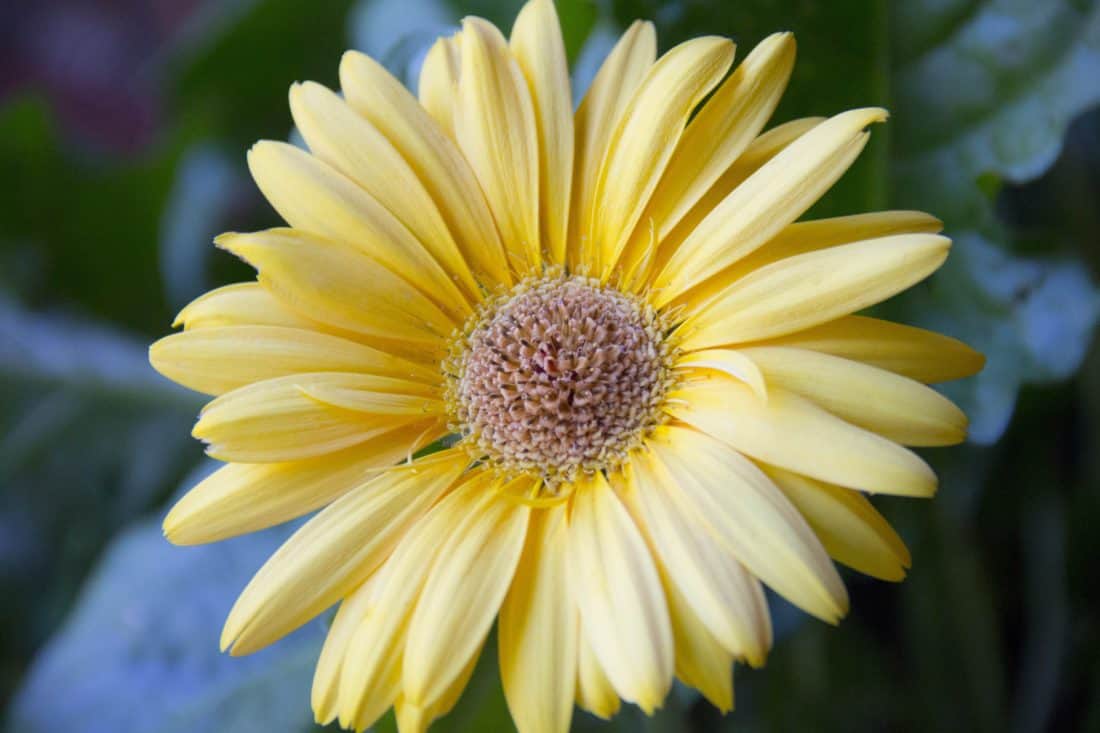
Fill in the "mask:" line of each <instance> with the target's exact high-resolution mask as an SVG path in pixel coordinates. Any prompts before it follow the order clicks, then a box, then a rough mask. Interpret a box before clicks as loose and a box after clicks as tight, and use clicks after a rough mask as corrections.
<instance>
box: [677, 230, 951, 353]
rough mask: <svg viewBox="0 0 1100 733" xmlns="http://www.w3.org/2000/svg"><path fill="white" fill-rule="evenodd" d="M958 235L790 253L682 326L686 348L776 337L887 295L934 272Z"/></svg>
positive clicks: (885, 240)
mask: <svg viewBox="0 0 1100 733" xmlns="http://www.w3.org/2000/svg"><path fill="white" fill-rule="evenodd" d="M950 246H951V240H949V239H947V238H946V237H941V236H938V235H935V234H899V235H896V236H893V237H883V238H881V239H868V240H865V241H862V242H855V243H853V244H845V245H841V246H839V247H830V248H829V249H825V250H821V251H820V252H808V253H806V254H802V255H796V256H794V257H789V258H787V259H785V260H780V261H779V262H776V263H774V264H771V265H768V266H767V267H764V268H763V269H760V270H757V271H756V272H753V273H752V274H750V275H747V276H746V277H744V278H742V279H740V280H738V281H737V282H735V283H733V284H732V285H730V286H729V287H728V288H726V289H725V290H723V291H722V292H721V293H719V294H718V296H716V297H715V298H714V300H712V301H711V302H710V303H709V304H707V305H706V306H705V307H703V308H702V309H701V310H699V311H697V312H696V313H694V314H692V315H691V316H690V317H689V318H688V320H687V321H686V322H685V323H684V325H683V326H681V328H680V329H679V330H678V334H679V335H680V337H681V339H682V340H681V343H680V345H681V347H682V348H683V349H684V350H686V351H692V350H695V349H706V348H711V347H714V346H722V345H725V344H732V343H739V342H745V341H754V340H758V339H765V338H773V337H775V336H782V335H784V334H788V333H794V332H795V331H799V330H801V329H804V328H810V327H812V326H816V325H818V324H820V323H825V322H826V321H831V320H833V319H834V318H839V317H840V316H846V315H848V314H849V313H853V312H855V311H858V310H860V309H861V308H866V307H868V306H871V305H874V304H875V303H879V302H881V301H883V300H886V299H887V298H889V297H890V296H892V295H894V294H896V293H899V292H901V291H902V290H905V289H906V288H908V287H909V286H911V285H913V284H914V283H917V282H920V281H921V280H923V279H924V278H926V277H928V276H929V275H931V274H932V273H933V272H935V271H936V269H937V268H939V266H940V265H941V264H943V261H944V260H945V259H946V258H947V250H948V249H949V248H950Z"/></svg>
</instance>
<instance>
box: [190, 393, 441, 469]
mask: <svg viewBox="0 0 1100 733" xmlns="http://www.w3.org/2000/svg"><path fill="white" fill-rule="evenodd" d="M326 386H329V387H344V388H346V389H356V390H362V391H363V392H364V393H366V394H368V395H370V394H377V395H378V397H377V405H376V406H374V407H373V409H363V410H357V411H352V410H348V409H341V408H340V407H336V406H333V405H331V403H325V402H323V401H319V400H317V399H314V398H311V397H310V396H309V390H310V389H320V390H323V389H324V388H325V387H326ZM426 391H427V392H428V393H426ZM397 395H403V396H404V399H403V400H401V401H400V404H397V405H394V404H391V403H392V402H393V399H392V398H394V397H396V396H397ZM442 414H443V404H442V402H441V401H440V400H438V399H434V398H433V397H432V396H431V394H430V391H428V388H425V386H424V385H420V384H417V383H415V382H406V381H404V380H398V379H392V378H389V377H369V376H366V375H362V374H341V373H339V372H321V373H309V374H292V375H290V376H287V377H278V378H276V379H269V380H267V381H265V382H256V383H255V384H250V385H248V386H246V387H241V388H240V389H235V390H233V391H232V392H227V393H226V394H224V395H222V396H221V397H218V398H217V399H215V400H214V401H212V402H211V403H210V404H208V405H207V406H206V407H205V408H204V409H203V411H202V414H201V416H200V417H199V421H198V422H197V423H196V424H195V428H194V430H193V431H192V435H194V436H195V437H196V438H199V439H201V440H204V441H206V442H207V443H209V447H208V449H207V453H209V454H210V455H211V456H213V457H215V458H218V459H220V460H223V461H239V462H243V463H272V462H283V461H294V460H300V459H303V458H312V457H314V456H320V455H324V454H326V453H333V452H335V451H338V450H340V449H342V448H347V447H350V446H352V445H356V444H359V443H363V442H365V441H367V440H369V439H370V438H373V437H375V436H377V435H380V434H382V433H384V432H386V431H388V430H392V429H393V428H397V427H401V426H402V425H407V424H409V423H412V422H423V421H424V420H425V419H426V418H431V417H433V416H441V415H442Z"/></svg>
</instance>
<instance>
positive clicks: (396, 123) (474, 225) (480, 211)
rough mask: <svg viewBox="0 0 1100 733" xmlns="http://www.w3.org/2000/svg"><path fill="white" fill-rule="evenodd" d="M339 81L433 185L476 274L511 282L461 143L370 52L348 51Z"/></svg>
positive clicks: (427, 183)
mask: <svg viewBox="0 0 1100 733" xmlns="http://www.w3.org/2000/svg"><path fill="white" fill-rule="evenodd" d="M340 84H341V86H342V88H343V92H344V97H345V99H347V101H348V104H350V105H351V107H352V109H354V110H355V111H356V112H358V113H359V114H361V115H363V117H365V118H366V119H367V120H369V121H370V123H371V124H372V125H374V126H375V127H376V128H377V129H378V130H379V131H380V132H381V133H382V134H383V135H385V136H386V138H387V139H388V140H389V141H390V143H392V144H393V146H394V147H395V148H397V150H398V152H400V153H401V155H402V157H404V158H405V160H406V161H407V162H408V164H409V166H411V167H412V169H413V171H415V172H416V175H417V177H418V178H419V179H420V183H421V184H422V185H423V186H424V188H426V189H428V193H430V194H431V196H432V199H434V200H435V204H436V206H437V207H439V212H440V214H442V215H443V219H444V220H445V221H446V222H447V226H448V228H450V230H451V234H452V235H454V238H455V240H456V241H457V242H458V245H459V247H460V248H461V249H462V252H463V254H464V255H465V258H466V261H467V262H469V263H470V266H471V267H472V268H473V270H474V275H475V276H476V277H477V279H478V280H479V281H481V282H483V283H486V284H494V283H499V284H501V285H510V284H511V283H512V278H511V275H510V274H509V271H508V262H507V260H506V259H505V256H504V247H503V245H502V244H501V241H500V235H499V234H498V233H497V228H496V224H495V223H494V222H493V216H492V213H491V212H490V211H489V206H488V204H487V203H486V201H485V196H484V194H482V192H481V187H480V186H478V183H477V178H476V177H475V176H474V172H473V170H472V169H471V168H470V165H469V164H468V163H467V162H466V160H465V159H464V158H463V157H462V153H461V152H459V150H458V147H457V145H456V144H455V143H454V142H453V141H452V140H450V139H449V138H448V137H447V136H446V134H445V133H444V132H443V130H441V129H440V127H439V125H437V124H436V123H435V122H434V121H433V120H432V118H431V117H429V116H428V113H427V112H426V111H425V110H424V108H423V107H421V106H420V103H419V102H417V101H416V98H415V97H413V96H412V95H411V94H409V92H408V90H407V89H405V87H404V86H403V85H402V84H401V82H399V81H398V80H397V79H395V78H393V76H392V75H391V74H390V73H389V72H388V71H386V70H385V68H383V67H382V66H381V65H380V64H379V63H378V62H376V61H374V60H373V59H371V58H369V57H368V56H366V55H364V54H361V53H359V52H358V51H348V52H347V53H345V54H344V57H343V59H341V61H340Z"/></svg>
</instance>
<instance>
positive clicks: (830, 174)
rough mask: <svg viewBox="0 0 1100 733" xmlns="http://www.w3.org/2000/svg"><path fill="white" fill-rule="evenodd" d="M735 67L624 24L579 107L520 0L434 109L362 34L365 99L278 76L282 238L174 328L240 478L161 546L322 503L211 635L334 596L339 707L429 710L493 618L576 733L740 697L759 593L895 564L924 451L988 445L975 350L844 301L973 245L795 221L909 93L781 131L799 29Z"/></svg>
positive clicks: (819, 606)
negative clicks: (972, 386)
mask: <svg viewBox="0 0 1100 733" xmlns="http://www.w3.org/2000/svg"><path fill="white" fill-rule="evenodd" d="M733 56H734V45H733V43H732V42H730V41H729V40H727V39H724V38H717V37H706V38H699V39H695V40H692V41H688V42H686V43H683V44H681V45H679V46H677V47H675V48H673V49H672V50H671V51H669V52H668V53H667V54H665V55H664V56H662V57H661V58H659V59H657V58H656V40H655V35H654V30H653V26H652V25H651V24H649V23H643V22H638V23H635V24H634V25H633V26H631V27H630V28H629V29H628V30H627V32H626V33H625V34H624V35H623V37H622V39H621V40H620V41H619V43H618V45H616V46H615V48H614V50H613V51H612V52H611V54H610V55H609V56H608V58H607V60H606V61H605V63H604V65H603V67H602V69H601V70H600V72H599V74H598V75H597V76H596V78H595V80H594V81H593V83H592V86H591V89H589V91H588V93H587V95H586V96H585V97H584V100H583V102H582V103H581V104H580V107H579V109H577V110H576V111H575V112H574V110H573V106H572V103H571V92H570V85H569V77H568V69H567V65H566V59H565V54H564V49H563V45H562V37H561V33H560V29H559V25H558V20H557V17H556V14H555V10H554V7H553V5H552V3H551V2H550V0H532V2H530V3H529V4H528V5H527V6H526V7H525V8H524V9H523V10H522V12H521V13H520V15H519V17H518V19H517V20H516V24H515V27H514V28H513V30H512V35H511V38H510V39H506V38H505V37H504V36H503V35H502V34H501V33H500V32H499V31H498V30H497V29H496V28H495V27H493V26H492V25H490V24H489V23H487V22H485V21H483V20H480V19H477V18H469V19H467V20H465V21H464V22H463V24H462V29H461V31H460V32H459V33H456V34H455V35H454V36H451V37H449V38H444V39H441V40H439V41H438V42H437V43H436V45H435V46H434V47H433V48H432V50H431V52H430V53H429V55H428V57H427V59H426V61H425V64H424V67H423V72H422V74H421V78H420V99H419V100H417V99H416V98H414V97H413V96H412V95H410V94H409V93H408V92H407V91H406V90H405V89H404V88H403V87H402V86H401V85H400V84H399V83H398V82H397V81H396V80H395V79H394V78H393V77H391V76H390V75H389V74H387V73H386V71H385V70H383V68H382V67H381V66H379V65H378V64H377V63H375V62H374V61H372V60H370V59H369V58H367V57H365V56H363V55H361V54H358V53H354V52H349V53H348V54H346V55H345V56H344V58H343V61H342V63H341V66H340V80H341V86H342V91H343V97H342V98H341V97H340V96H338V95H337V94H335V93H334V92H332V91H329V90H328V89H325V88H324V87H321V86H319V85H317V84H313V83H305V84H302V85H295V86H294V87H293V88H292V89H291V93H290V106H291V110H292V112H293V116H294V121H295V123H296V124H297V126H298V129H299V130H300V131H301V133H302V136H303V137H304V138H305V141H306V143H307V145H308V146H309V150H310V152H309V153H307V152H304V151H302V150H300V149H298V148H295V147H293V146H290V145H287V144H284V143H280V142H261V143H258V144H257V145H256V146H255V147H254V148H253V149H252V150H251V151H250V153H249V157H248V162H249V166H250V168H251V171H252V174H253V176H254V177H255V179H256V182H257V183H258V185H259V187H260V189H261V190H262V191H263V193H264V195H265V196H266V197H267V199H268V200H269V201H270V202H271V204H272V205H273V206H274V207H275V209H276V210H277V211H278V212H279V213H280V214H281V215H282V217H283V218H284V219H285V220H286V221H287V223H288V225H289V226H288V227H287V228H279V229H271V230H268V231H262V232H254V233H249V234H226V235H223V236H222V237H219V238H218V240H217V241H218V244H219V245H220V246H221V247H224V248H225V249H228V250H229V251H231V252H233V253H235V254H236V255H238V256H240V257H241V258H243V259H244V260H246V261H247V262H249V263H250V264H252V265H253V266H254V267H255V268H256V269H257V271H258V272H259V278H258V280H259V281H258V282H257V283H242V284H238V285H232V286H229V287H225V288H221V289H218V290H215V291H213V292H211V293H208V294H206V295H204V296H202V297H201V298H199V299H198V300H196V301H195V302H193V303H192V304H190V305H189V306H187V308H185V309H184V310H183V312H182V313H181V314H180V316H179V320H178V322H179V323H180V324H182V325H183V326H184V329H185V330H184V331H183V332H182V333H179V334H176V335H172V336H169V337H167V338H165V339H163V340H161V341H159V342H158V343H156V344H155V345H154V346H153V347H152V350H151V360H152V362H153V364H154V366H155V367H156V368H157V369H158V370H160V371H161V372H162V373H163V374H165V375H167V376H169V377H171V378H172V379H174V380H176V381H178V382H180V383H181V384H184V385H186V386H188V387H191V388H193V389H196V390H199V391H201V392H205V393H208V394H211V395H216V396H217V397H216V399H214V400H213V401H212V402H211V403H210V404H209V405H208V406H207V407H206V409H205V410H204V411H203V413H202V415H201V418H200V419H199V421H198V424H197V425H196V426H195V430H194V434H195V436H197V437H199V438H201V439H202V440H204V441H206V442H207V443H208V444H209V453H210V455H212V456H214V457H215V458H218V459H220V460H223V461H225V462H226V463H227V464H228V465H226V466H224V467H223V468H221V469H220V470H219V471H217V472H216V473H214V474H213V475H211V476H210V477H209V478H207V479H206V480H204V481H203V482H202V483H200V484H199V485H198V486H197V487H195V488H194V489H193V490H192V491H191V492H190V493H189V494H188V495H187V496H185V497H184V498H183V499H182V500H181V501H180V502H179V504H177V505H176V506H175V508H174V509H173V510H172V511H171V513H170V514H169V515H168V517H167V519H166V520H165V523H164V530H165V534H166V535H167V537H168V538H169V539H170V540H171V541H173V542H176V543H179V544H192V543H201V542H212V541H215V540H219V539H222V538H226V537H230V536H233V535H237V534H240V533H244V532H251V531H254V530H258V529H260V528H263V527H267V526H271V525H274V524H277V523H280V522H285V521H287V520H289V519H292V518H294V517H298V516H301V515H304V514H307V513H309V512H312V511H314V510H317V509H321V511H320V512H319V513H317V514H316V515H315V516H314V517H313V518H312V519H310V520H309V521H308V522H306V524H305V525H304V526H303V527H302V528H301V529H300V530H299V531H298V532H297V533H296V534H295V535H294V536H293V537H292V538H291V539H290V540H289V541H288V542H287V543H286V544H285V545H284V546H283V547H282V548H281V549H280V550H279V551H278V552H277V553H276V554H275V555H274V556H273V557H272V558H271V559H270V560H269V561H268V562H267V564H266V565H264V567H263V568H262V569H261V570H260V571H259V572H258V573H257V575H256V577H255V578H254V579H253V580H252V582H251V583H250V584H249V585H248V587H247V588H246V589H245V590H244V593H243V594H242V595H241V597H240V599H239V600H238V601H237V604H236V605H235V606H234V608H233V610H232V612H231V613H230V616H229V619H228V621H227V622H226V626H225V631H224V635H223V637H222V645H223V647H224V648H229V649H231V650H232V652H233V653H234V654H246V653H249V652H253V651H255V650H257V649H260V648H261V647H264V646H266V645H268V644H270V643H271V642H273V641H275V640H276V639H278V638H280V637H282V636H283V635H285V634H287V633H289V632H290V631H292V630H294V629H295V628H297V627H298V626H301V625H302V624H304V623H305V622H307V621H309V620H310V619H312V618H314V617H315V616H317V615H318V614H320V613H322V612H324V611H325V610H326V609H328V608H330V607H331V606H333V605H335V604H337V603H339V604H340V605H339V611H338V612H337V614H336V617H335V620H334V621H333V624H332V627H331V629H330V631H329V633H328V638H327V641H326V643H325V646H324V650H323V652H322V654H321V658H320V661H319V663H318V666H317V673H316V678H315V681H314V687H313V706H314V710H315V712H316V716H317V719H318V720H319V721H321V722H328V721H331V720H334V719H338V720H339V721H340V723H341V724H342V725H344V726H346V727H350V728H356V729H362V728H364V727H366V726H368V725H370V724H372V723H373V722H374V721H375V720H377V719H378V717H379V716H380V715H382V714H383V713H384V712H385V711H386V710H388V709H389V708H390V707H391V706H392V707H394V708H396V713H397V720H398V724H399V726H400V728H401V730H402V731H420V730H424V729H425V728H426V726H427V725H428V724H429V723H430V722H431V721H432V720H433V719H435V718H437V717H438V716H440V715H443V714H444V713H446V712H447V711H448V710H449V709H450V708H451V707H452V706H453V705H454V704H455V702H456V700H457V699H458V697H459V695H460V693H461V691H462V689H463V687H464V685H465V684H466V682H467V680H468V679H469V676H470V673H471V670H472V668H473V665H474V662H475V660H476V659H477V657H478V655H479V652H480V650H481V648H482V646H483V645H484V643H485V641H486V637H487V636H488V634H489V632H490V629H491V627H492V626H493V623H494V620H499V624H498V648H499V655H500V660H499V661H500V671H501V675H502V679H503V684H504V691H505V694H506V696H507V701H508V706H509V708H510V710H511V712H512V715H513V718H514V720H515V722H516V725H517V727H518V728H519V729H520V730H521V731H524V733H527V732H544V731H564V730H566V729H568V727H569V721H570V718H571V715H572V709H573V704H574V701H575V702H576V703H577V704H579V705H580V706H581V707H582V708H585V709H587V710H590V711H592V712H593V713H595V714H597V715H600V716H605V717H606V716H610V715H612V714H614V713H615V711H616V710H617V709H618V707H619V703H620V699H622V700H627V701H629V702H632V703H635V704H637V705H639V706H640V707H641V708H642V709H643V710H645V711H646V712H647V713H648V712H651V711H653V710H654V709H655V708H658V707H659V706H660V705H661V704H662V701H663V700H664V698H665V696H666V695H667V694H668V691H669V687H670V685H671V683H672V678H673V677H674V676H676V677H679V678H680V679H681V680H683V681H684V682H685V683H686V684H688V685H691V686H694V687H697V688H698V689H699V690H700V691H701V692H702V693H703V694H704V695H705V696H706V697H707V698H708V699H709V700H710V701H711V702H713V703H714V704H715V705H716V706H718V707H719V708H721V709H722V710H728V709H730V708H731V707H732V706H733V689H732V680H731V666H732V664H733V662H734V661H735V660H743V661H745V662H747V663H748V664H751V665H754V666H756V665H760V664H762V663H763V662H764V659H765V657H766V655H767V653H768V650H769V647H770V645H771V626H770V621H769V617H768V610H767V607H766V603H765V597H764V594H763V590H762V583H763V584H766V585H767V586H769V587H771V588H772V589H774V590H775V591H776V592H777V593H779V594H780V595H782V596H784V597H785V598H787V599H788V600H790V601H791V602H793V603H794V604H795V605H797V606H799V607H800V608H802V609H804V610H805V611H806V612H808V613H810V614H812V615H813V616H816V617H818V618H820V619H822V620H824V621H826V622H829V623H835V622H837V621H838V619H840V617H841V616H843V615H844V613H845V612H846V610H847V607H848V600H847V595H846V593H845V589H844V585H843V583H842V582H841V580H840V577H839V576H838V574H837V571H836V569H835V568H834V566H833V564H832V562H831V560H830V557H831V558H832V559H834V560H836V561H838V562H840V563H843V564H844V565H847V566H849V567H852V568H854V569H856V570H858V571H860V572H863V573H866V574H869V575H872V576H875V577H878V578H883V579H887V580H899V579H901V578H902V577H903V576H904V574H905V569H906V568H907V567H908V565H909V555H908V552H907V551H906V548H905V546H904V544H903V543H902V542H901V540H900V539H899V538H898V536H897V535H896V534H895V533H894V531H893V530H892V529H891V528H890V527H889V525H888V524H887V523H886V521H885V520H884V519H883V518H882V516H881V515H879V514H878V513H877V512H876V511H875V509H874V508H873V507H872V506H871V504H870V502H869V501H868V500H867V497H866V494H868V493H882V494H899V495H905V496H917V497H928V496H931V495H932V494H933V493H934V491H935V489H936V478H935V476H934V474H933V473H932V471H931V470H930V469H929V467H928V466H927V465H926V464H925V463H924V462H923V461H922V460H921V459H920V458H919V457H917V455H916V454H914V453H913V452H912V451H910V450H909V449H908V448H905V447H903V446H906V445H907V446H936V445H948V444H952V443H957V442H959V441H961V440H962V439H963V438H964V436H965V432H966V418H965V417H964V415H963V414H962V413H961V412H960V411H959V410H958V408H956V407H955V406H954V405H952V404H951V403H950V402H949V401H948V400H947V399H945V398H944V397H942V396H940V394H939V393H937V392H935V391H934V390H932V389H930V388H929V387H927V386H926V384H928V383H934V382H941V381H945V380H949V379H956V378H959V377H964V376H968V375H970V374H973V373H975V372H976V371H977V370H979V369H980V368H981V365H982V361H983V360H982V357H981V356H980V355H979V354H977V353H976V352H974V351H972V350H971V349H969V348H968V347H966V346H965V345H963V344H961V343H959V342H957V341H955V340H952V339H949V338H946V337H944V336H939V335H936V334H933V333H929V332H927V331H922V330H919V329H916V328H912V327H908V326H902V325H897V324H893V323H889V322H885V321H881V320H877V319H874V318H869V317H865V316H860V315H853V314H854V313H855V312H856V311H859V310H860V309H863V308H866V307H868V306H871V305H874V304H875V303H878V302H880V301H882V300H884V299H886V298H888V297H890V296H892V295H894V294H895V293H897V292H899V291H901V290H904V289H905V288H908V287H909V286H911V285H913V284H914V283H916V282H918V281H920V280H922V279H923V278H925V277H927V276H928V275H929V274H931V273H932V272H933V271H934V270H935V269H936V268H937V267H939V265H940V264H941V263H942V262H943V261H944V258H945V257H946V256H947V250H948V247H949V241H948V240H947V239H945V238H944V237H942V236H939V235H938V234H937V232H938V231H939V230H940V222H939V221H937V220H936V219H935V218H933V217H931V216H928V215H926V214H922V213H917V212H909V211H888V212H880V213H874V214H861V215H855V216H847V217H841V218H835V219H823V220H815V221H804V222H799V223H793V222H794V221H795V220H796V219H797V218H798V217H800V216H802V214H803V213H804V212H805V211H806V210H807V208H809V206H810V205H811V204H813V203H814V201H815V200H816V199H817V198H818V197H819V196H820V195H821V194H822V193H824V192H825V191H826V190H827V189H828V188H829V187H830V186H831V185H832V184H833V182H834V181H836V180H837V178H839V177H840V175H841V174H843V172H844V171H845V170H846V169H847V167H848V166H849V165H850V164H851V162H852V161H853V160H854V159H855V158H856V156H857V155H858V154H859V152H860V151H861V150H862V148H863V146H864V145H865V143H866V142H867V138H868V133H867V132H866V131H865V128H866V127H867V126H868V125H870V124H871V123H875V122H880V121H882V120H884V119H885V117H886V113H885V112H884V111H883V110H881V109H859V110H854V111H850V112H845V113H843V114H839V115H837V116H835V117H832V118H829V119H822V118H812V119H801V120H795V121H793V122H788V123H786V124H782V125H779V126H777V127H774V128H772V129H771V130H769V131H768V132H764V133H763V134H761V131H762V129H763V127H764V125H765V123H766V122H767V120H768V118H769V117H770V116H771V113H772V111H773V110H774V108H775V106H776V104H777V102H778V100H779V98H780V96H781V94H782V91H783V89H784V87H785V85H786V82H787V79H788V76H789V74H790V71H791V68H792V65H793V63H794V40H793V38H792V37H791V36H790V35H789V34H786V33H780V34H776V35H773V36H771V37H769V38H767V39H765V40H764V41H763V42H762V43H760V45H759V46H757V47H756V48H755V49H753V51H752V52H751V53H750V54H749V55H748V56H747V57H746V58H745V60H744V61H743V62H742V63H741V64H740V66H738V67H737V68H736V69H735V70H734V71H733V72H732V73H728V72H729V70H730V67H731V65H732V62H733ZM704 99H705V100H706V101H705V103H703V100H704ZM429 445H437V447H438V446H443V447H442V448H440V449H439V450H437V451H435V452H427V451H424V450H423V449H425V448H426V447H427V446H429ZM418 452H424V453H426V454H425V455H420V454H419V453H418ZM322 507H323V508H322Z"/></svg>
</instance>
